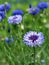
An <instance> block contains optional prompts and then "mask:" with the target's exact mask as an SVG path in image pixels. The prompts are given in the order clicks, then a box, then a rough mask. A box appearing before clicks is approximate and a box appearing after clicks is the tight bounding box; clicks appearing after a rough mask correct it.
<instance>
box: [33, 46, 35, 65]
mask: <svg viewBox="0 0 49 65" xmlns="http://www.w3.org/2000/svg"><path fill="white" fill-rule="evenodd" d="M33 49H34V65H36V63H35V54H36V53H35V47H33Z"/></svg>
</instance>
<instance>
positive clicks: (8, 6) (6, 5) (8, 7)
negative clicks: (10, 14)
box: [4, 3, 11, 11]
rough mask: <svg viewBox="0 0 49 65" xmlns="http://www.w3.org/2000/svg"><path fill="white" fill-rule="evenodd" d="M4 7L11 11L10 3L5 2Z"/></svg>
mask: <svg viewBox="0 0 49 65" xmlns="http://www.w3.org/2000/svg"><path fill="white" fill-rule="evenodd" d="M4 7H5V10H6V11H9V10H10V8H11V5H10V4H9V3H5V5H4Z"/></svg>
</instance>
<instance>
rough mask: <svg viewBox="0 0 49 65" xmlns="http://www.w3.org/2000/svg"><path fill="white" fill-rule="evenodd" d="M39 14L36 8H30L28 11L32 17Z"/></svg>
mask: <svg viewBox="0 0 49 65" xmlns="http://www.w3.org/2000/svg"><path fill="white" fill-rule="evenodd" d="M39 12H40V9H39V8H37V7H32V8H30V10H29V13H30V14H32V15H36V14H38V13H39Z"/></svg>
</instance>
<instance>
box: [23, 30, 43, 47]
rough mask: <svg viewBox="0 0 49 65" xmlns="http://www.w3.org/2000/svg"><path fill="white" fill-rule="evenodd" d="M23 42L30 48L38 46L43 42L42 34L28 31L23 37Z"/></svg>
mask: <svg viewBox="0 0 49 65" xmlns="http://www.w3.org/2000/svg"><path fill="white" fill-rule="evenodd" d="M23 41H24V43H25V44H26V45H29V46H31V47H33V46H40V45H42V43H43V42H44V35H43V33H42V32H38V33H37V32H35V31H29V32H27V33H26V34H25V35H24V38H23Z"/></svg>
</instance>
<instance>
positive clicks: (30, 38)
mask: <svg viewBox="0 0 49 65" xmlns="http://www.w3.org/2000/svg"><path fill="white" fill-rule="evenodd" d="M37 39H38V36H37V35H31V36H30V37H29V40H32V42H34V41H36V40H37Z"/></svg>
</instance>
